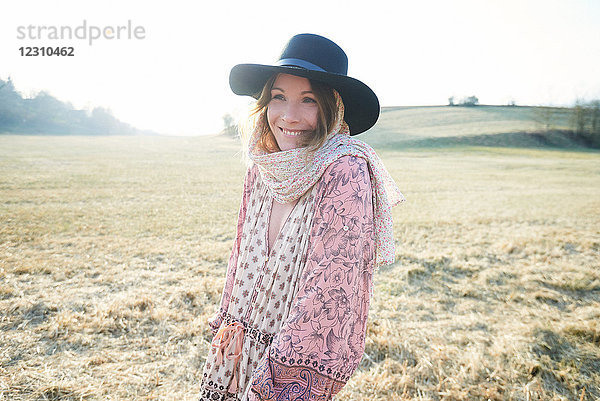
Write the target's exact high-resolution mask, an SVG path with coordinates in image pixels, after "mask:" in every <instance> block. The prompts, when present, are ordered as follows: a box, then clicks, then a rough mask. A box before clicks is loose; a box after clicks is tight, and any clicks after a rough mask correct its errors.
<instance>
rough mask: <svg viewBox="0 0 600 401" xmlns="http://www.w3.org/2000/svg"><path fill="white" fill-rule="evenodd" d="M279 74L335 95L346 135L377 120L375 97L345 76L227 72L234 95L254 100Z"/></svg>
mask: <svg viewBox="0 0 600 401" xmlns="http://www.w3.org/2000/svg"><path fill="white" fill-rule="evenodd" d="M279 73H282V74H291V75H296V76H299V77H304V78H308V79H310V80H315V81H319V82H322V83H324V84H326V85H328V86H330V87H331V88H333V89H335V90H336V91H338V93H339V94H340V96H341V97H342V100H343V102H344V109H345V112H344V120H345V121H346V123H347V124H348V127H349V128H350V135H357V134H360V133H362V132H365V131H366V130H368V129H369V128H371V127H372V126H373V125H375V123H376V122H377V119H378V118H379V100H378V99H377V95H375V93H374V92H373V91H372V90H371V88H369V87H368V86H367V85H365V84H364V83H362V82H361V81H359V80H358V79H355V78H352V77H349V76H347V75H340V74H334V73H330V72H323V71H314V70H307V69H304V68H299V67H290V66H274V65H263V64H238V65H236V66H234V67H233V68H232V69H231V73H230V74H229V86H230V87H231V90H232V91H233V93H235V94H236V95H244V96H252V97H253V98H255V99H258V98H259V97H260V94H261V92H262V89H263V87H264V86H265V83H266V82H267V80H268V79H269V78H270V77H271V76H272V75H274V74H279Z"/></svg>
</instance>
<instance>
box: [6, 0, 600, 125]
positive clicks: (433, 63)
mask: <svg viewBox="0 0 600 401" xmlns="http://www.w3.org/2000/svg"><path fill="white" fill-rule="evenodd" d="M353 4H355V3H348V4H347V5H343V3H341V2H325V1H322V0H321V1H304V2H301V3H292V2H286V3H285V4H283V3H282V2H280V1H264V2H246V1H244V2H243V1H228V2H219V3H217V2H192V1H181V0H178V1H170V2H166V1H163V2H157V1H151V2H149V1H139V0H134V1H127V2H124V1H119V2H117V1H102V2H101V1H95V0H94V1H86V2H81V1H53V2H47V1H42V0H25V1H19V2H5V3H4V4H3V10H2V13H1V14H0V38H1V40H0V79H4V80H6V79H7V78H8V77H11V78H12V80H13V83H14V85H15V87H16V89H17V90H18V91H20V92H21V93H22V94H23V95H25V96H35V94H36V93H37V92H39V91H41V90H45V91H48V92H49V93H50V94H51V95H53V96H55V97H57V98H58V99H60V100H62V101H68V102H71V103H72V104H73V106H74V107H76V108H89V109H91V108H93V107H96V106H102V107H107V108H110V110H112V112H113V114H114V115H115V116H116V117H117V118H118V119H120V120H121V121H123V122H126V123H129V124H131V125H133V126H135V127H137V128H140V129H151V130H154V131H156V132H159V133H163V134H168V135H205V134H213V133H216V132H218V131H220V130H221V129H222V125H223V122H222V116H223V115H224V114H225V113H231V114H233V115H235V116H239V115H240V113H242V111H243V110H244V108H245V107H246V105H247V104H248V102H249V99H248V98H241V97H238V96H235V95H233V94H232V93H231V91H230V89H229V84H228V76H229V70H230V69H231V67H232V66H233V65H235V64H237V63H247V62H253V63H265V64H269V63H272V62H274V61H275V60H276V58H277V56H278V55H279V52H280V51H281V49H282V47H283V45H284V44H285V43H286V41H287V40H288V39H289V38H290V37H291V36H292V35H294V34H297V33H303V32H311V33H317V34H321V35H323V36H326V37H328V38H330V39H332V40H333V41H335V42H336V43H338V44H339V45H340V46H341V47H342V48H343V49H344V50H345V51H346V53H347V55H348V58H349V75H350V76H352V77H355V78H358V79H360V80H361V81H363V82H365V83H366V84H367V85H369V86H370V87H371V88H372V89H373V90H374V91H375V93H377V95H378V96H379V99H380V102H381V105H382V106H401V105H444V104H447V102H448V98H449V97H450V96H455V97H456V98H457V99H460V98H462V97H465V96H471V95H475V96H477V97H478V98H479V101H480V103H482V104H499V105H502V104H508V103H510V102H515V103H516V104H517V105H557V106H569V105H572V104H573V103H574V102H575V101H576V100H577V99H583V100H591V99H596V98H600V73H599V69H598V66H599V65H600V46H598V43H600V28H599V27H600V2H598V1H593V0H587V1H586V0H574V1H537V0H535V1H513V0H510V1H506V0H504V1H496V0H493V1H474V0H473V1H468V0H464V1H420V2H415V1H370V2H361V3H358V4H360V5H353ZM84 20H85V21H86V24H87V25H88V28H89V26H90V25H93V26H97V27H100V28H105V27H114V29H112V30H111V29H109V30H108V31H107V32H111V34H112V33H113V31H114V30H115V29H116V27H118V26H126V25H128V24H131V25H132V26H133V27H135V26H138V27H141V28H140V30H139V31H138V32H141V31H142V30H143V32H144V34H145V35H144V37H143V38H142V39H137V38H127V37H121V38H120V39H116V38H113V39H97V40H95V41H93V42H92V44H90V43H89V38H88V39H87V40H82V39H68V38H67V39H65V38H63V39H49V38H48V37H47V36H46V37H45V38H44V39H43V40H41V39H37V38H30V37H26V38H22V39H20V38H19V31H18V27H27V26H30V25H33V26H45V27H48V26H57V27H60V26H65V25H68V26H69V27H72V28H73V29H75V28H76V27H77V26H80V25H82V23H83V21H84ZM44 31H45V32H46V33H48V30H47V29H46V30H44ZM21 32H23V30H21ZM124 33H126V30H125V29H123V30H122V31H121V34H124ZM21 46H53V47H55V46H61V47H62V46H72V47H74V50H75V56H73V57H58V56H46V57H41V56H38V57H24V56H21V55H20V52H19V48H20V47H21Z"/></svg>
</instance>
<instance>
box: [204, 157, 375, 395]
mask: <svg viewBox="0 0 600 401" xmlns="http://www.w3.org/2000/svg"><path fill="white" fill-rule="evenodd" d="M372 199H373V194H372V189H371V180H370V173H369V169H368V167H367V162H366V161H365V160H364V159H361V158H357V157H351V156H344V157H341V158H339V159H338V160H337V161H335V162H333V163H332V164H331V165H330V166H329V167H328V168H327V170H326V171H325V172H324V174H323V177H322V179H321V180H320V181H318V182H317V184H316V185H314V186H313V187H312V188H311V189H310V191H308V192H307V193H306V194H305V195H304V196H302V197H301V198H300V200H299V201H298V203H297V204H296V206H295V208H294V209H293V210H292V212H291V214H290V216H289V217H288V220H287V221H286V222H285V224H284V226H283V228H282V230H281V233H280V235H279V236H278V237H277V239H276V241H275V243H274V244H273V249H271V250H270V251H269V250H268V249H267V241H266V236H267V233H268V218H269V215H270V205H271V204H272V197H271V195H270V193H269V191H268V190H267V187H266V186H265V185H264V183H263V182H262V180H261V176H260V174H258V172H257V169H256V167H255V168H252V169H251V170H250V172H249V173H248V175H247V177H246V181H245V190H244V197H243V200H242V206H241V208H240V220H241V221H242V223H241V224H238V233H237V236H236V241H235V243H234V249H233V251H232V257H231V258H230V264H229V267H228V272H227V279H226V285H225V289H224V291H223V299H222V301H221V307H220V310H219V313H218V314H217V316H216V317H215V319H213V320H212V322H211V327H212V328H213V330H218V329H219V328H220V327H226V326H229V325H231V324H232V323H236V322H237V323H240V325H242V326H243V328H244V333H245V334H244V341H243V346H242V349H243V352H242V357H241V358H240V359H239V361H237V364H236V365H234V363H233V360H230V359H227V358H218V357H217V353H216V352H215V350H214V348H213V349H212V350H211V351H210V352H209V355H208V357H207V361H206V365H205V369H204V374H203V379H202V394H203V395H202V398H201V399H207V400H212V399H214V400H247V399H260V400H263V399H264V400H287V399H290V400H292V399H293V400H298V401H302V400H308V399H310V400H328V399H330V398H331V397H332V396H333V395H335V394H336V393H337V392H338V391H339V390H340V389H341V388H342V387H343V385H344V384H345V383H346V382H347V380H348V379H349V377H350V375H351V374H352V373H353V372H354V370H355V369H356V367H357V365H358V363H359V361H360V359H361V357H362V354H363V350H364V341H365V330H366V321H367V314H368V308H369V300H370V288H371V283H372V274H373V265H374V238H375V233H374V224H373V203H372ZM236 369H237V370H236ZM235 374H237V375H238V383H237V385H236V386H232V385H231V380H232V378H233V377H235ZM235 387H237V388H238V389H239V390H238V393H237V394H232V393H229V392H228V391H227V390H228V389H231V388H235ZM250 390H252V391H253V392H252V393H250Z"/></svg>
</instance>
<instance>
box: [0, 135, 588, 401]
mask: <svg viewBox="0 0 600 401" xmlns="http://www.w3.org/2000/svg"><path fill="white" fill-rule="evenodd" d="M375 134H376V133H375ZM367 135H369V134H367ZM374 138H375V139H376V135H375V136H374ZM365 139H368V138H367V137H365ZM374 145H375V146H376V147H377V140H375V141H374ZM379 150H380V153H381V156H382V158H383V160H384V162H385V163H386V165H387V166H388V168H389V170H390V172H391V173H392V175H393V176H394V177H395V179H396V180H397V182H398V183H399V185H400V187H401V189H402V190H403V192H404V194H405V195H406V197H407V198H408V202H407V203H406V204H404V205H402V206H400V207H397V208H395V209H394V218H395V235H396V239H397V250H396V253H397V263H396V264H394V265H392V266H389V267H386V268H384V269H382V270H381V271H380V272H379V273H378V274H377V276H376V282H375V295H374V298H373V303H372V308H371V315H370V322H369V325H368V338H367V345H366V355H365V357H364V358H363V361H362V363H361V365H360V367H359V370H358V372H357V373H356V374H355V375H354V376H353V378H352V379H351V381H350V382H349V383H348V385H347V386H346V387H345V388H344V390H342V392H341V393H340V395H339V397H338V399H339V400H343V401H347V400H597V399H599V398H600V153H598V152H587V151H581V150H574V151H561V150H553V149H523V148H507V147H464V146H454V147H451V148H444V147H432V148H406V149H398V148H396V149H391V148H379ZM243 173H244V166H243V165H242V164H241V162H240V157H239V154H238V145H237V143H236V142H235V141H234V140H232V139H227V138H223V137H197V138H168V137H31V136H10V135H5V136H0V400H28V401H33V400H64V401H67V400H68V401H75V400H196V399H197V395H198V384H199V378H200V375H201V368H202V366H203V362H204V358H205V355H206V352H207V349H208V346H209V341H210V339H211V337H210V332H209V330H208V328H207V325H206V319H207V318H208V317H209V316H210V315H211V314H212V313H213V312H214V310H215V309H216V306H217V303H218V301H219V297H220V290H221V288H222V285H223V281H224V280H223V279H224V273H225V265H226V261H227V258H228V256H229V255H228V254H229V249H230V247H231V243H232V239H233V233H234V224H235V219H236V215H237V208H238V205H239V200H240V195H241V184H242V178H243Z"/></svg>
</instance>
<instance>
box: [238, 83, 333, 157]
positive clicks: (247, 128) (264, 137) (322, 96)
mask: <svg viewBox="0 0 600 401" xmlns="http://www.w3.org/2000/svg"><path fill="white" fill-rule="evenodd" d="M277 76H278V74H274V75H273V76H271V77H270V78H269V79H268V80H267V82H266V83H265V85H264V86H263V88H262V91H261V93H260V96H259V97H258V99H257V100H256V103H255V104H254V105H253V106H252V108H251V109H250V111H249V113H248V117H247V118H246V120H245V121H244V122H243V123H242V124H240V125H239V126H240V137H241V138H242V144H243V146H244V149H245V150H247V149H248V145H249V141H250V137H251V136H252V134H253V132H254V130H256V129H257V127H260V129H261V132H259V139H258V142H257V146H258V148H259V149H260V150H263V151H265V152H267V153H273V152H279V151H280V150H281V149H279V146H278V145H277V141H276V140H275V136H274V135H273V133H272V132H271V128H270V127H269V124H268V122H267V108H268V106H269V102H270V101H271V89H272V88H273V83H274V82H275V80H276V79H277ZM309 82H310V86H311V89H312V92H313V94H314V96H315V100H316V101H317V106H318V108H319V112H318V114H317V127H316V129H315V133H314V135H311V136H310V137H309V138H306V139H305V141H304V143H302V146H306V147H308V148H309V149H310V150H313V151H314V150H317V149H318V148H320V147H321V145H323V143H325V138H326V137H327V134H328V133H329V132H330V131H331V130H332V129H333V127H334V126H335V123H336V121H335V120H336V115H337V106H336V101H335V96H334V95H333V89H331V88H330V87H329V86H327V85H325V84H323V83H321V82H318V81H311V80H309ZM261 120H263V121H264V124H260V121H261Z"/></svg>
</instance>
